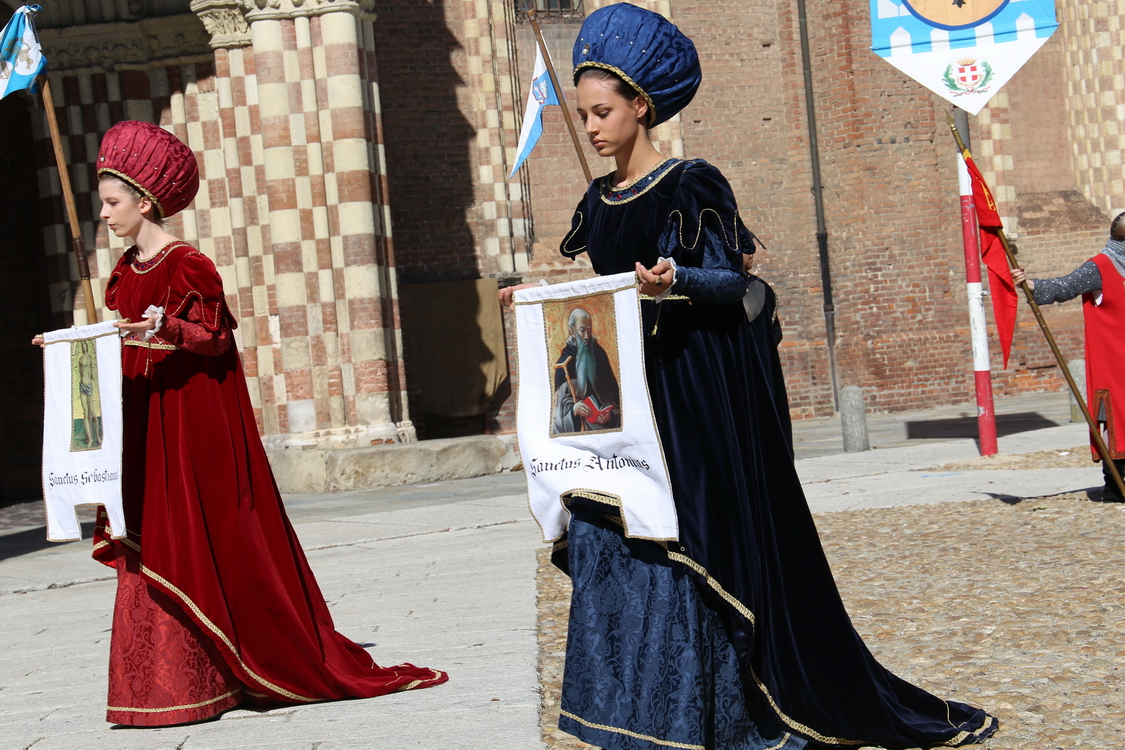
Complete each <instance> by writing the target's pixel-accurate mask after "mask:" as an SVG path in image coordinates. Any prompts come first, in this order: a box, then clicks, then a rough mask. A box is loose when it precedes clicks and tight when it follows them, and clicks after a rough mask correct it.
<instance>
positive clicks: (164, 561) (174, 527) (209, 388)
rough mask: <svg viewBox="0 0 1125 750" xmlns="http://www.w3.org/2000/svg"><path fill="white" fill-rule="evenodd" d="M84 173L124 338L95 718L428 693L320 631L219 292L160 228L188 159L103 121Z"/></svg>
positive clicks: (418, 674)
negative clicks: (118, 522)
mask: <svg viewBox="0 0 1125 750" xmlns="http://www.w3.org/2000/svg"><path fill="white" fill-rule="evenodd" d="M98 175H99V183H98V193H99V195H100V196H101V200H102V210H101V218H103V219H105V221H106V223H107V224H108V226H109V229H110V231H112V232H113V233H114V234H116V235H117V236H118V237H127V238H129V239H130V240H132V241H133V243H134V244H133V246H132V247H130V248H129V249H128V250H126V251H125V254H124V255H123V256H122V258H121V260H120V261H119V262H118V263H117V267H116V268H115V269H114V270H113V273H112V274H111V275H110V278H109V281H108V284H107V288H106V306H107V307H109V308H110V309H111V310H116V311H117V312H118V315H119V317H120V321H119V322H118V323H117V324H116V325H117V327H118V328H120V329H121V334H122V336H123V338H124V341H123V344H124V347H123V355H122V358H123V381H124V382H123V400H124V429H125V435H124V445H125V455H124V474H123V494H124V503H125V517H126V525H127V527H128V528H127V531H128V535H127V536H126V537H125V538H123V539H118V540H115V539H111V538H110V537H109V535H108V534H107V533H106V528H105V519H104V515H102V516H100V517H99V524H98V527H97V530H96V536H95V545H94V557H95V558H96V559H97V560H99V561H100V562H102V563H105V564H106V565H109V566H112V567H115V568H116V569H117V575H118V588H117V602H116V606H115V609H114V617H113V636H112V640H111V646H110V668H109V709H108V713H107V719H108V720H109V721H111V722H114V723H116V724H131V725H136V726H164V725H169V724H179V723H183V722H191V721H200V720H203V719H207V718H209V717H213V716H215V715H217V714H220V713H222V712H223V711H225V710H227V709H230V708H231V707H233V706H236V705H238V704H240V703H247V702H249V703H264V704H277V703H309V702H314V701H324V700H337V699H342V698H367V697H371V696H376V695H382V694H385V693H390V692H396V691H400V690H411V689H417V688H423V687H429V686H432V685H437V684H440V683H443V682H445V681H446V680H447V679H448V678H447V675H446V674H445V673H443V672H438V671H435V670H432V669H425V668H420V667H414V666H413V665H410V664H403V665H400V666H395V667H380V666H379V665H377V664H376V663H375V662H374V660H373V659H372V658H371V656H370V655H369V654H368V653H367V652H366V651H364V649H363V648H362V647H361V646H359V645H358V644H356V643H353V642H352V641H351V640H349V639H348V638H345V637H344V636H342V635H340V634H339V633H337V632H336V631H335V629H334V627H333V623H332V617H331V615H330V614H329V612H328V607H327V605H326V604H325V601H324V597H323V595H322V594H321V592H320V589H319V588H318V587H317V583H316V579H315V578H314V577H313V574H312V571H311V570H310V568H309V564H308V562H307V560H306V559H305V555H304V553H303V552H302V550H301V545H300V542H299V541H298V540H297V537H296V535H295V534H294V532H293V528H292V526H291V525H290V523H289V519H288V518H287V517H286V514H285V510H284V508H283V506H282V501H281V496H280V495H279V493H278V490H277V487H276V485H275V483H274V479H273V474H272V472H271V470H270V465H269V462H268V461H267V459H266V453H265V450H264V448H263V446H262V442H261V439H260V437H259V435H258V427H257V424H256V422H255V419H254V412H253V409H252V406H251V401H250V395H249V392H248V391H247V387H246V378H245V376H244V374H243V371H242V364H241V362H240V360H239V356H238V352H237V351H236V348H235V346H234V342H233V335H232V331H233V329H234V328H235V326H236V323H235V320H234V317H233V316H232V314H231V311H230V310H229V308H228V307H227V303H226V298H225V296H224V294H223V285H222V281H221V279H220V278H219V274H218V272H217V271H216V269H215V265H214V264H213V263H212V262H211V260H210V259H209V258H207V257H206V256H205V255H203V254H202V253H201V252H199V250H197V249H195V248H194V247H192V246H191V245H189V244H187V243H186V242H183V241H181V240H179V239H177V238H176V237H173V236H172V235H171V234H169V233H168V232H167V231H166V230H165V229H164V227H163V223H162V222H163V220H164V219H167V218H168V217H169V216H171V215H173V214H175V213H176V212H178V211H180V210H182V209H183V208H185V207H186V206H187V205H188V204H189V203H190V202H191V201H192V199H193V198H194V197H195V193H196V191H197V190H198V187H199V173H198V168H197V166H196V161H195V156H194V155H193V154H192V152H191V150H190V149H189V148H188V147H187V146H186V145H184V144H183V143H182V142H180V141H179V140H178V139H177V138H176V137H175V136H173V135H172V134H171V133H169V132H167V131H165V130H163V129H161V128H159V127H157V126H155V125H152V124H150V123H145V122H135V121H128V122H121V123H118V124H117V125H115V126H113V127H112V128H111V129H110V130H109V132H107V133H106V135H105V138H104V140H103V142H102V147H101V151H100V153H99V156H98Z"/></svg>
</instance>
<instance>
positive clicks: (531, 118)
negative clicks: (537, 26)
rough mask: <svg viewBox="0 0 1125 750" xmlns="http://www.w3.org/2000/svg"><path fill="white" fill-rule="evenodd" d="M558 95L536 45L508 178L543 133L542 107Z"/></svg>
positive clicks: (554, 101)
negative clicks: (532, 67) (514, 159)
mask: <svg viewBox="0 0 1125 750" xmlns="http://www.w3.org/2000/svg"><path fill="white" fill-rule="evenodd" d="M558 103H559V97H558V96H557V95H556V94H555V87H554V86H552V85H551V76H550V75H549V74H548V73H547V64H546V63H545V62H543V51H542V50H541V49H539V48H538V47H536V50H535V70H534V71H533V72H532V74H531V91H529V92H528V93H527V106H526V107H524V110H523V127H521V128H520V142H519V144H517V145H516V164H515V166H514V167H512V173H511V174H510V175H508V179H509V180H510V179H512V178H513V177H515V176H516V172H517V171H518V170H519V168H520V167H521V166H522V165H523V163H524V162H525V161H526V160H527V157H528V156H529V155H530V154H531V149H533V148H535V144H536V143H538V142H539V136H541V135H543V108H544V107H546V106H547V105H548V104H558Z"/></svg>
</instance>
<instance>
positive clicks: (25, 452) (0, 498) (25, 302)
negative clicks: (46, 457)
mask: <svg viewBox="0 0 1125 750" xmlns="http://www.w3.org/2000/svg"><path fill="white" fill-rule="evenodd" d="M27 96H28V94H23V93H17V94H13V95H11V96H8V97H5V98H4V99H2V100H0V133H3V134H4V136H3V138H2V139H0V314H2V315H3V325H0V467H2V470H0V505H8V504H10V503H14V502H20V501H23V500H31V499H35V498H39V497H42V486H41V477H40V467H41V457H42V446H43V355H42V353H41V352H40V351H39V349H37V348H35V347H33V346H31V344H30V342H31V338H32V336H34V335H35V334H37V333H41V332H43V331H44V330H49V329H51V328H53V327H56V326H54V325H52V321H51V314H50V298H49V292H48V286H47V272H46V258H45V255H44V251H43V226H44V222H43V221H42V220H41V216H40V210H41V206H43V205H44V203H43V199H41V198H40V195H39V184H38V179H37V177H36V167H37V166H40V165H38V164H36V161H37V154H36V146H35V142H34V140H33V138H32V130H31V116H30V114H29V112H28V101H27Z"/></svg>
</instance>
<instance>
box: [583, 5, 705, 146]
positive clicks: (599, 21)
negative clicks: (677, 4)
mask: <svg viewBox="0 0 1125 750" xmlns="http://www.w3.org/2000/svg"><path fill="white" fill-rule="evenodd" d="M573 60H574V82H575V83H578V76H579V74H580V73H581V72H582V71H583V70H585V69H586V68H601V69H602V70H608V71H609V72H611V73H613V74H615V75H617V76H618V77H620V78H621V79H622V80H623V81H625V83H627V84H629V85H630V86H632V87H633V88H634V89H636V90H637V93H638V94H640V95H641V96H643V97H644V98H645V101H646V102H648V111H649V115H648V125H649V127H656V126H657V125H659V124H660V123H662V122H665V121H667V120H669V119H671V118H672V117H674V116H675V115H676V114H677V113H678V112H680V110H682V109H683V108H684V107H686V106H687V105H688V104H689V103H691V100H692V97H694V96H695V92H696V91H697V90H698V89H699V82H700V81H701V80H703V73H702V72H701V71H700V69H699V56H698V55H697V54H696V53H695V45H694V44H692V43H691V40H690V39H688V38H687V37H686V36H684V35H683V33H682V32H681V31H680V30H679V29H677V28H676V27H675V25H674V24H673V23H672V22H671V21H669V20H668V19H667V18H665V17H664V16H662V15H660V14H659V13H653V12H652V11H651V10H645V9H644V8H638V7H637V6H635V5H631V4H629V3H617V4H615V5H607V6H606V7H604V8H599V9H598V10H596V11H594V12H593V13H591V14H590V15H589V16H588V17H587V18H586V21H585V22H584V23H583V24H582V30H581V31H579V32H578V40H577V41H576V42H575V43H574V54H573Z"/></svg>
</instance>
